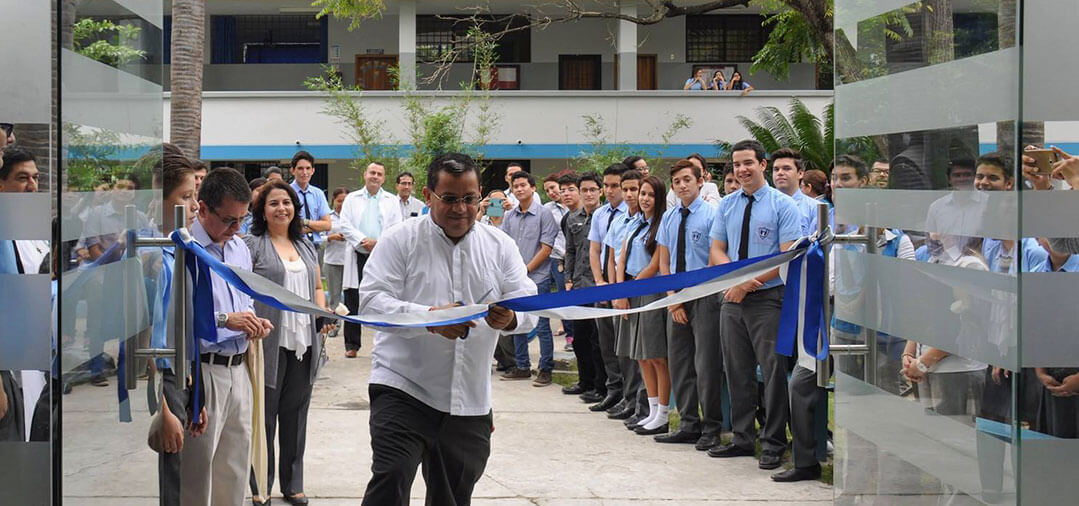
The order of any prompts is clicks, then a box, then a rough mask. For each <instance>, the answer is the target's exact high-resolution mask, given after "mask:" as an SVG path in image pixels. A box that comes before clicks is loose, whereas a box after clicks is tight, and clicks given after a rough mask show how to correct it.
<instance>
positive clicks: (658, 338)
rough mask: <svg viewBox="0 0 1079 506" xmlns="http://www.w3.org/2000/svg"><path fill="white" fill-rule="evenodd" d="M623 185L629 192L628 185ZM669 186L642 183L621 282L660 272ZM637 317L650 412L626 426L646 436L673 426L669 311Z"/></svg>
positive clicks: (634, 354)
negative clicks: (658, 251)
mask: <svg viewBox="0 0 1079 506" xmlns="http://www.w3.org/2000/svg"><path fill="white" fill-rule="evenodd" d="M622 188H623V190H625V188H626V187H625V185H623V187H622ZM665 190H666V188H665V187H664V185H663V182H662V181H660V180H659V178H656V177H654V176H651V177H647V178H645V179H643V180H642V181H641V185H640V190H639V192H638V197H637V202H638V205H639V206H640V212H639V213H637V217H636V219H634V220H633V223H631V224H630V226H629V230H630V233H629V235H628V236H627V237H626V240H625V245H624V246H623V248H622V257H621V262H619V264H620V267H619V270H618V276H619V280H620V281H622V280H626V279H644V278H650V277H652V276H655V275H656V274H658V273H659V255H657V254H656V249H657V248H658V242H657V240H656V236H657V235H658V234H659V224H660V220H661V218H662V216H663V213H664V212H665V211H666V208H667V202H666V199H664V198H663V196H664V193H665ZM663 295H664V294H653V295H648V296H644V297H634V299H633V300H631V301H625V300H624V299H623V302H622V303H620V304H616V305H615V307H630V306H632V307H640V306H644V305H647V304H651V303H652V302H654V301H656V300H658V299H659V298H661V297H662V296H663ZM626 302H628V303H626ZM636 317H637V318H636V325H634V326H633V327H634V328H633V330H632V331H631V334H632V340H631V343H632V351H631V353H630V356H631V358H632V359H634V360H636V361H637V365H638V367H639V368H640V371H641V376H642V378H643V379H644V388H645V395H646V398H647V401H648V412H647V413H645V414H644V416H641V417H638V419H637V420H636V421H635V422H633V423H631V424H629V425H627V427H630V428H631V429H633V430H634V432H636V433H637V434H640V435H642V436H647V435H655V434H665V433H667V431H668V429H669V425H668V423H667V422H668V420H667V418H668V416H667V415H668V411H669V409H670V407H669V405H670V393H671V379H670V369H669V368H668V366H667V311H666V310H664V309H656V310H653V311H648V312H645V313H640V314H638V315H636Z"/></svg>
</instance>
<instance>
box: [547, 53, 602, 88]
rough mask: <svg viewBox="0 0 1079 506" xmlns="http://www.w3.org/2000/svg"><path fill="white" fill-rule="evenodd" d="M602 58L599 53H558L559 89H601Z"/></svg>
mask: <svg viewBox="0 0 1079 506" xmlns="http://www.w3.org/2000/svg"><path fill="white" fill-rule="evenodd" d="M600 65H601V60H600V55H598V54H560V55H558V89H560V90H600V89H603V86H602V85H601V81H600V78H601V75H600V74H601V73H602V69H601V67H600Z"/></svg>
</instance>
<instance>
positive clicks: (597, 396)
mask: <svg viewBox="0 0 1079 506" xmlns="http://www.w3.org/2000/svg"><path fill="white" fill-rule="evenodd" d="M577 398H578V399H580V400H581V402H587V403H589V404H595V403H597V402H599V401H602V400H603V398H604V395H603V394H601V393H599V392H597V391H595V390H589V391H587V392H585V393H583V394H581V395H578V396H577Z"/></svg>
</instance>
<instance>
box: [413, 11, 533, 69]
mask: <svg viewBox="0 0 1079 506" xmlns="http://www.w3.org/2000/svg"><path fill="white" fill-rule="evenodd" d="M506 17H507V16H502V15H494V16H485V17H483V18H481V19H484V20H485V22H484V23H483V24H482V25H481V26H482V27H483V29H484V30H485V31H487V32H488V33H496V32H500V31H502V30H504V29H506V28H507V27H510V28H512V27H519V26H525V25H527V20H525V19H524V18H523V17H520V16H514V17H511V18H509V19H508V20H505V18H506ZM496 20H497V21H496ZM471 26H472V21H471V19H469V18H464V17H462V18H453V17H452V16H437V15H427V16H416V58H417V59H419V60H420V61H422V62H427V63H430V62H433V61H435V60H437V59H439V58H440V57H443V56H445V55H446V54H447V53H449V52H450V51H453V50H454V49H459V50H460V51H461V54H460V55H459V56H458V61H472V60H473V58H474V55H473V54H472V50H471V48H470V47H469V45H470V44H469V43H468V42H467V41H465V40H464V39H465V37H466V35H467V34H468V29H469V28H470V27H471ZM496 53H497V54H498V61H499V62H500V63H528V62H530V61H532V31H531V30H519V31H514V32H509V33H506V34H504V35H503V36H502V38H501V39H500V40H499V41H498V49H497V50H496Z"/></svg>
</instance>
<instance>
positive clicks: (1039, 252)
mask: <svg viewBox="0 0 1079 506" xmlns="http://www.w3.org/2000/svg"><path fill="white" fill-rule="evenodd" d="M1016 249H1020V250H1022V255H1023V262H1022V264H1023V265H1022V272H1049V269H1050V262H1049V252H1048V251H1045V248H1042V245H1041V244H1038V240H1037V239H1034V238H1033V237H1027V238H1024V239H1023V240H1022V241H1017V242H1015V243H1013V244H1012V249H1011V251H1006V250H1005V249H1004V241H1001V240H999V239H986V240H984V241H983V242H982V257H983V258H985V261H986V263H987V264H989V271H990V272H999V273H1003V274H1015V273H1016V272H1017V267H1018V265H1017V264H1018V262H1016V261H1015V260H1016V253H1017V251H1016Z"/></svg>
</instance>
